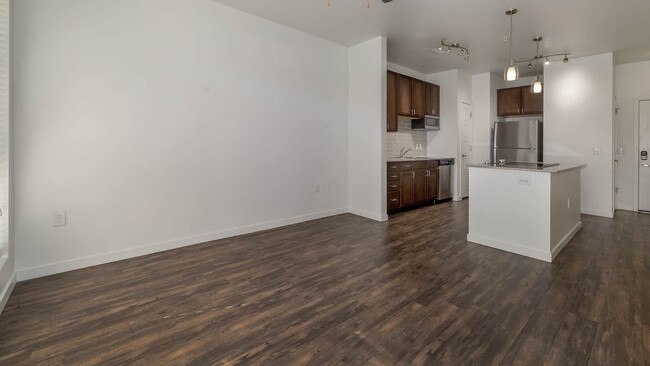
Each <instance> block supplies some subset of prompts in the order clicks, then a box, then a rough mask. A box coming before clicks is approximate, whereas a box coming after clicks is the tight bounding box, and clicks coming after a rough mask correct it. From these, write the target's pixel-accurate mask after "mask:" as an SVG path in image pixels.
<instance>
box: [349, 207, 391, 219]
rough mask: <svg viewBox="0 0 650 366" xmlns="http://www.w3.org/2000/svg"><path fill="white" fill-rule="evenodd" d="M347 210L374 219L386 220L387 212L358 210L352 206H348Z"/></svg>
mask: <svg viewBox="0 0 650 366" xmlns="http://www.w3.org/2000/svg"><path fill="white" fill-rule="evenodd" d="M348 212H349V213H351V214H354V215H357V216H361V217H365V218H368V219H371V220H375V221H386V220H388V214H378V213H373V212H368V211H364V210H360V209H358V208H354V207H348Z"/></svg>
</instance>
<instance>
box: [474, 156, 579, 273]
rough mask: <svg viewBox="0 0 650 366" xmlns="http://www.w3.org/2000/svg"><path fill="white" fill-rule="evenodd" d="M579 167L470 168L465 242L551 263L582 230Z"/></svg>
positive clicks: (490, 166) (483, 166) (492, 166)
mask: <svg viewBox="0 0 650 366" xmlns="http://www.w3.org/2000/svg"><path fill="white" fill-rule="evenodd" d="M584 166H585V165H567V164H563V165H557V166H552V167H539V168H538V167H536V166H532V167H519V166H508V165H506V166H501V165H470V168H469V182H470V183H469V197H470V200H469V233H468V234H467V240H468V241H470V242H474V243H478V244H482V245H486V246H489V247H492V248H497V249H501V250H505V251H508V252H511V253H516V254H520V255H524V256H527V257H531V258H535V259H539V260H543V261H547V262H552V261H553V259H555V257H556V256H557V255H558V253H559V252H560V251H561V250H562V249H563V248H564V246H566V244H567V243H568V242H569V241H570V240H571V238H573V236H574V235H575V234H576V233H577V232H578V230H580V228H581V227H582V221H581V219H580V169H581V168H582V167H584Z"/></svg>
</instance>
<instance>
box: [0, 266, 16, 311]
mask: <svg viewBox="0 0 650 366" xmlns="http://www.w3.org/2000/svg"><path fill="white" fill-rule="evenodd" d="M15 285H16V274H15V273H14V274H12V275H11V278H9V282H7V284H6V285H5V288H3V289H2V292H1V293H0V314H2V310H4V308H5V305H7V301H9V295H11V291H12V290H13V289H14V286H15Z"/></svg>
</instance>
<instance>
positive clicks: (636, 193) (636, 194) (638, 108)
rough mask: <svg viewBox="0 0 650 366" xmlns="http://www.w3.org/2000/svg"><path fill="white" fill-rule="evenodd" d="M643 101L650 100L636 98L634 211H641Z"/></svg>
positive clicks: (649, 100)
mask: <svg viewBox="0 0 650 366" xmlns="http://www.w3.org/2000/svg"><path fill="white" fill-rule="evenodd" d="M641 102H650V96H648V97H647V98H634V159H636V163H635V166H634V197H633V198H634V207H633V209H634V211H635V212H639V153H640V151H639V139H640V138H641V136H639V128H640V127H641Z"/></svg>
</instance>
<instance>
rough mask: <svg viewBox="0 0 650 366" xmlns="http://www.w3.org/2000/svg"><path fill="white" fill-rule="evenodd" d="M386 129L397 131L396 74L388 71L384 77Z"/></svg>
mask: <svg viewBox="0 0 650 366" xmlns="http://www.w3.org/2000/svg"><path fill="white" fill-rule="evenodd" d="M386 85H387V88H388V90H387V91H386V98H387V99H386V105H387V108H386V130H387V131H389V132H395V131H397V74H396V73H394V72H392V71H389V72H388V76H387V78H386Z"/></svg>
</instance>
